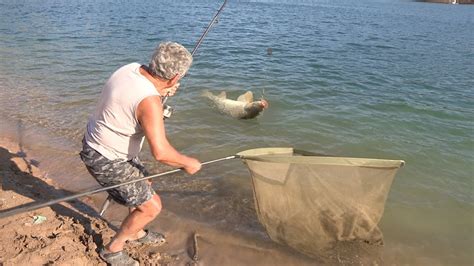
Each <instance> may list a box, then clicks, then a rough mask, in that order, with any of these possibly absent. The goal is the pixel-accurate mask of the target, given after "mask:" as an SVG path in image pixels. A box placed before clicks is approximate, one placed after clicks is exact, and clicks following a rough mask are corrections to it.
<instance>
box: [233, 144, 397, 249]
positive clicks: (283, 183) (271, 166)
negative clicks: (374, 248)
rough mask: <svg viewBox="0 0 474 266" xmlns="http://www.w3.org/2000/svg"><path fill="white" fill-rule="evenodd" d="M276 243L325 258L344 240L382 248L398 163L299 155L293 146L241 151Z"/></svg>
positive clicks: (262, 216) (258, 204)
mask: <svg viewBox="0 0 474 266" xmlns="http://www.w3.org/2000/svg"><path fill="white" fill-rule="evenodd" d="M239 155H241V156H243V160H244V163H245V164H246V165H247V166H248V168H249V170H250V173H251V176H252V181H253V186H254V196H255V204H256V210H257V214H258V218H259V220H260V222H261V223H262V224H263V225H264V227H265V228H266V230H267V233H268V234H269V236H270V237H271V239H272V240H274V241H276V242H278V243H281V244H286V245H289V246H290V247H293V248H295V249H297V250H299V251H301V252H303V253H305V254H307V255H310V256H321V255H324V254H325V253H326V252H327V251H328V250H330V249H331V248H333V247H334V246H335V245H336V244H337V243H338V242H341V241H357V240H360V241H364V242H366V243H369V244H378V245H380V244H382V243H383V235H382V232H381V231H380V229H379V228H378V226H377V224H378V222H379V221H380V218H381V217H382V214H383V210H384V205H385V200H386V198H387V195H388V192H389V190H390V186H391V184H392V180H393V178H394V176H395V174H396V172H397V170H398V169H399V168H400V166H401V165H403V161H398V160H376V159H360V158H340V157H321V156H299V155H298V154H296V153H295V152H294V150H293V149H292V148H263V149H253V150H247V151H244V152H241V153H239Z"/></svg>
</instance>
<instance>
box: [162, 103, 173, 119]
mask: <svg viewBox="0 0 474 266" xmlns="http://www.w3.org/2000/svg"><path fill="white" fill-rule="evenodd" d="M173 111H174V109H173V107H171V106H169V105H167V104H163V119H167V118H170V117H171V115H172V114H173Z"/></svg>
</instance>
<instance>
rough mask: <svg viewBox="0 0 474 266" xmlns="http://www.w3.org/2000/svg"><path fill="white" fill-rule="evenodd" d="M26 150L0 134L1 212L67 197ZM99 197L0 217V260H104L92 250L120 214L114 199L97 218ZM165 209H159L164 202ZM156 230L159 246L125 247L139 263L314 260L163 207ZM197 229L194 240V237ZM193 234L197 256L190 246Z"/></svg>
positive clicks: (18, 262) (105, 238) (304, 262)
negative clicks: (161, 240)
mask: <svg viewBox="0 0 474 266" xmlns="http://www.w3.org/2000/svg"><path fill="white" fill-rule="evenodd" d="M30 154H34V153H32V152H30V151H28V147H23V146H21V148H20V145H18V143H17V142H16V141H15V140H14V139H8V138H6V137H0V178H1V187H0V210H5V209H9V208H12V207H15V206H19V205H23V204H26V203H30V202H43V201H47V200H50V199H56V198H60V197H63V196H65V195H69V194H71V193H72V192H70V191H67V190H64V189H62V188H60V187H59V186H58V185H57V184H55V183H54V182H53V180H52V179H50V178H49V177H48V173H46V172H44V171H42V170H41V169H40V168H38V167H37V165H40V166H41V164H40V163H39V162H38V161H37V160H35V158H34V157H30V156H31V155H30ZM104 197H105V194H102V195H99V196H97V197H96V198H83V199H81V200H74V201H72V202H67V203H61V204H56V205H53V206H51V207H45V208H42V209H38V210H35V211H31V212H27V213H22V214H18V215H14V216H10V217H6V218H1V219H0V229H1V234H0V265H1V264H3V265H24V264H32V265H44V264H55V265H105V263H104V262H103V261H102V260H101V259H100V258H99V256H98V254H97V252H98V249H99V247H101V246H102V245H103V244H104V243H106V242H108V241H109V240H110V238H111V236H112V235H113V234H114V230H116V229H117V227H118V226H119V224H120V221H121V219H123V216H124V213H125V211H124V210H123V208H124V207H122V206H120V205H118V204H113V205H112V206H111V207H110V208H109V210H108V211H107V212H108V215H106V216H105V217H106V218H107V220H105V219H102V218H100V217H99V215H98V214H97V205H99V204H98V203H99V202H101V201H102V200H103V198H104ZM165 207H166V206H165ZM157 220H158V222H157V224H159V228H156V227H155V226H153V227H152V228H151V229H153V230H157V231H158V230H159V231H161V232H163V233H164V234H165V235H166V236H167V240H168V244H166V245H165V246H163V247H153V246H130V245H129V246H127V247H126V249H127V251H128V252H129V253H130V254H131V256H132V257H133V258H135V259H137V260H139V261H140V264H141V265H314V264H315V263H317V262H318V260H315V259H314V258H313V259H312V258H309V257H306V256H304V255H301V254H299V253H298V252H296V251H294V250H291V249H289V248H288V247H285V246H281V245H278V244H276V243H273V242H271V241H269V239H265V238H263V239H262V238H259V239H256V238H255V236H254V235H245V234H243V233H238V232H228V231H222V230H219V229H215V228H213V227H212V225H210V224H204V223H199V222H197V221H194V220H190V219H184V218H182V217H180V216H178V215H176V214H174V213H172V212H170V211H167V210H164V211H162V213H161V214H160V216H159V217H158V219H157ZM196 233H197V237H195V236H196ZM195 239H197V251H198V252H197V254H196V243H195V242H194V240H195Z"/></svg>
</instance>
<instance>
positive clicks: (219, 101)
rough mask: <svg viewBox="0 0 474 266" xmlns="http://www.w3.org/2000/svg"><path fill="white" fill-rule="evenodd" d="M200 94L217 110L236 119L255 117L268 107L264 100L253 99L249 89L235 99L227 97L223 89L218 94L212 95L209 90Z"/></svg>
mask: <svg viewBox="0 0 474 266" xmlns="http://www.w3.org/2000/svg"><path fill="white" fill-rule="evenodd" d="M202 95H203V96H204V97H206V98H208V99H209V100H210V101H211V102H212V104H213V105H214V107H215V108H216V109H217V110H219V112H221V113H223V114H226V115H229V116H231V117H234V118H238V119H251V118H255V117H256V116H258V115H259V114H260V113H261V112H262V111H263V110H264V109H266V108H268V102H267V101H266V100H264V99H261V100H259V101H254V99H253V93H252V92H251V91H247V92H246V93H244V94H242V95H240V96H239V97H238V98H237V100H231V99H227V94H226V92H225V91H223V92H221V93H220V94H219V95H214V94H212V93H211V92H210V91H208V90H205V91H204V92H203V93H202Z"/></svg>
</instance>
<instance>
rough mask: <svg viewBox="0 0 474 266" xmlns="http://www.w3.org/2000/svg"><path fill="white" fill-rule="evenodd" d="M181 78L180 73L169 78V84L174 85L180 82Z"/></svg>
mask: <svg viewBox="0 0 474 266" xmlns="http://www.w3.org/2000/svg"><path fill="white" fill-rule="evenodd" d="M179 78H180V76H179V74H176V75H175V76H174V77H172V78H171V79H170V80H168V85H169V86H170V87H172V86H174V85H175V84H176V83H178V80H179Z"/></svg>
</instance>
